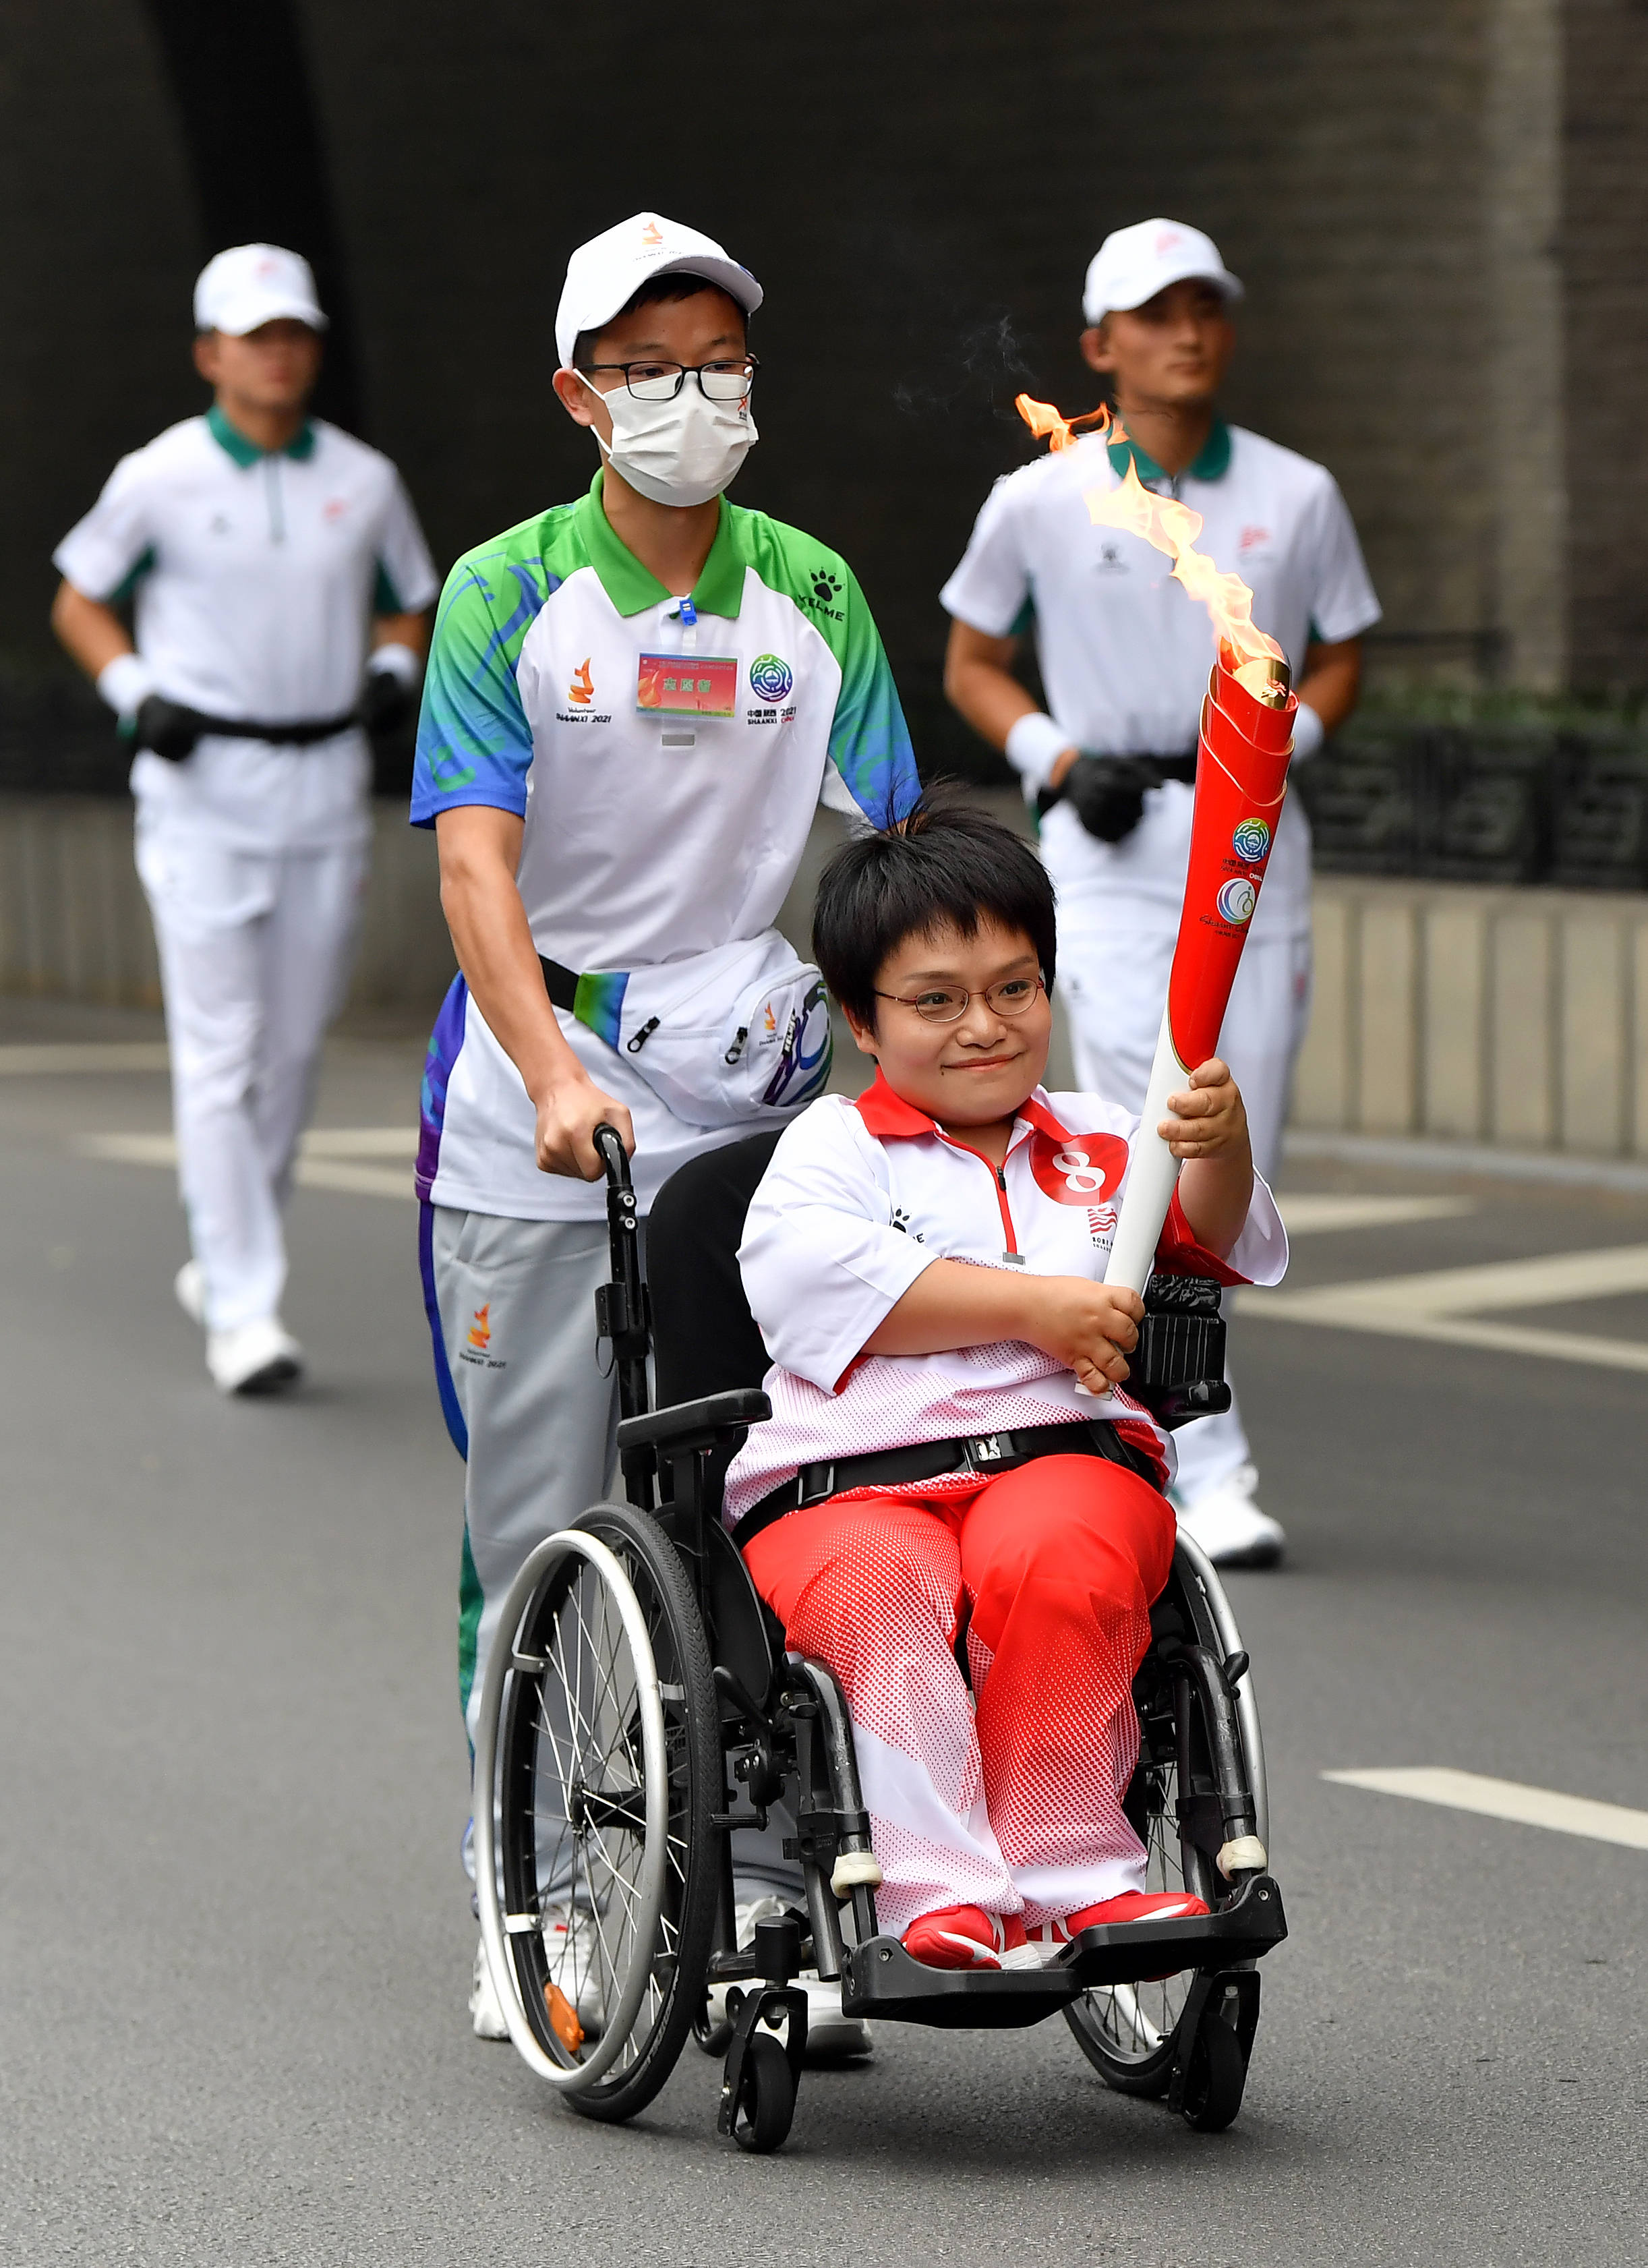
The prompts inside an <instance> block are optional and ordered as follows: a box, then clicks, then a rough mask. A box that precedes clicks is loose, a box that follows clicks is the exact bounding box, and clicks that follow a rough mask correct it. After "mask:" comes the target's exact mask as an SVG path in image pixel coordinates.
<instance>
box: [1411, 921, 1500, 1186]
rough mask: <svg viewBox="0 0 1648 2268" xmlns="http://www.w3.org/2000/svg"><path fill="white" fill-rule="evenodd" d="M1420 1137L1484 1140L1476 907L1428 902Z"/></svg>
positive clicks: (1480, 932)
mask: <svg viewBox="0 0 1648 2268" xmlns="http://www.w3.org/2000/svg"><path fill="white" fill-rule="evenodd" d="M1423 919H1424V974H1423V976H1422V979H1421V984H1420V997H1421V999H1422V1002H1423V1004H1424V1032H1423V1035H1422V1042H1421V1044H1422V1048H1423V1053H1424V1130H1425V1132H1426V1133H1427V1134H1448V1135H1453V1136H1456V1137H1458V1138H1460V1139H1461V1140H1465V1141H1471V1140H1476V1139H1479V1138H1481V1135H1482V1100H1483V1098H1482V1057H1483V1052H1484V1051H1483V1048H1482V1012H1483V1007H1484V1005H1485V1002H1484V980H1485V973H1486V964H1487V957H1488V954H1487V931H1488V924H1487V914H1486V909H1485V908H1484V906H1483V905H1482V902H1481V901H1480V900H1479V899H1478V900H1468V901H1466V902H1464V903H1462V904H1452V903H1447V902H1440V903H1438V902H1434V901H1433V902H1431V904H1430V905H1428V906H1427V907H1426V908H1425V909H1424V917H1423Z"/></svg>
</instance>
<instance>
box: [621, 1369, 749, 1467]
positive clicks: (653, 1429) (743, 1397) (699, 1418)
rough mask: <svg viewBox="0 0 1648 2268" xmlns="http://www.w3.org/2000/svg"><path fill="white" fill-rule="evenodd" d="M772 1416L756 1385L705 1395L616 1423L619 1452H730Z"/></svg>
mask: <svg viewBox="0 0 1648 2268" xmlns="http://www.w3.org/2000/svg"><path fill="white" fill-rule="evenodd" d="M771 1416H772V1403H770V1402H769V1400H768V1399H767V1396H766V1395H764V1394H763V1393H762V1392H761V1388H759V1387H757V1386H740V1387H738V1388H735V1389H734V1390H733V1391H732V1393H730V1394H710V1395H705V1397H704V1399H703V1401H702V1402H678V1403H674V1404H673V1407H672V1408H670V1409H668V1410H648V1411H647V1412H646V1413H645V1415H644V1416H643V1417H640V1418H622V1419H621V1420H620V1421H619V1425H618V1447H619V1448H620V1449H659V1450H662V1451H663V1452H664V1453H665V1454H671V1453H679V1452H685V1451H687V1450H690V1449H732V1448H736V1447H738V1445H739V1440H741V1439H742V1437H743V1436H744V1434H745V1433H747V1432H748V1430H749V1428H750V1427H751V1426H752V1425H760V1423H761V1419H762V1418H770V1417H771Z"/></svg>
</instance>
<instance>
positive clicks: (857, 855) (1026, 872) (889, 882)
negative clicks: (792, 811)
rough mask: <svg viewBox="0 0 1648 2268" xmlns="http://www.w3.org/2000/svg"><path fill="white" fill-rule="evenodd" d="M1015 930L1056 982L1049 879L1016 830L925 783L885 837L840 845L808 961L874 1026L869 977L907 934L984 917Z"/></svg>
mask: <svg viewBox="0 0 1648 2268" xmlns="http://www.w3.org/2000/svg"><path fill="white" fill-rule="evenodd" d="M987 921H988V922H995V923H997V924H999V925H1000V926H1001V927H1002V928H1003V929H1013V930H1022V931H1023V932H1024V934H1025V935H1026V937H1027V938H1028V939H1030V942H1031V944H1032V945H1033V946H1034V947H1035V954H1036V959H1037V961H1039V962H1040V963H1041V976H1042V981H1043V982H1044V983H1046V985H1047V986H1048V990H1049V991H1050V990H1052V985H1053V964H1054V959H1055V951H1056V944H1057V938H1058V925H1057V920H1056V915H1055V911H1054V898H1053V885H1052V883H1051V882H1050V881H1049V880H1048V872H1047V868H1046V867H1045V866H1044V865H1042V864H1041V859H1040V858H1037V856H1036V854H1035V851H1034V849H1033V848H1032V846H1031V845H1030V844H1029V843H1026V840H1025V838H1024V837H1023V836H1022V835H1015V834H1014V832H1013V830H1012V828H1011V827H1004V826H1003V824H1002V822H1001V821H1000V820H999V819H992V818H991V817H990V814H989V812H987V811H981V810H980V809H979V808H978V806H977V805H976V804H970V803H967V802H965V801H964V800H962V799H961V798H960V796H959V795H958V794H957V793H956V792H954V791H953V790H945V789H944V788H942V787H941V788H938V789H932V788H929V789H924V790H923V792H922V794H921V795H920V796H919V797H918V798H917V799H916V804H915V806H914V807H913V808H912V810H911V811H910V813H909V816H908V817H907V818H905V819H902V820H901V821H899V822H898V823H897V825H896V826H894V827H890V828H887V831H886V833H885V834H879V835H859V836H854V838H853V839H852V841H851V842H850V843H842V847H841V849H840V850H839V851H836V852H835V855H834V857H833V858H831V859H830V861H829V863H828V865H827V866H826V867H825V869H824V872H823V873H822V875H821V876H820V880H819V887H818V900H817V903H816V904H815V905H814V907H813V960H814V961H817V963H818V965H819V968H820V973H821V974H822V976H823V978H824V982H825V983H826V984H828V987H829V989H830V990H831V991H832V992H833V993H834V994H835V998H836V999H837V1000H839V1001H840V1003H841V1005H842V1007H843V1008H845V1009H847V1010H848V1011H849V1012H850V1013H851V1014H852V1015H853V1016H854V1017H855V1018H856V1019H857V1021H858V1022H859V1023H861V1024H864V1025H866V1026H869V1027H873V1026H874V1023H875V1010H876V979H877V977H878V976H879V975H880V973H881V970H882V968H884V967H885V966H886V963H887V956H888V955H889V954H893V953H895V952H896V951H897V950H898V948H899V946H901V945H902V944H903V942H904V940H905V939H906V938H907V937H925V936H928V935H930V934H931V932H932V931H934V930H937V929H943V928H946V927H952V928H955V929H958V930H960V932H961V934H962V936H963V937H976V936H977V934H978V930H979V924H980V923H981V922H987Z"/></svg>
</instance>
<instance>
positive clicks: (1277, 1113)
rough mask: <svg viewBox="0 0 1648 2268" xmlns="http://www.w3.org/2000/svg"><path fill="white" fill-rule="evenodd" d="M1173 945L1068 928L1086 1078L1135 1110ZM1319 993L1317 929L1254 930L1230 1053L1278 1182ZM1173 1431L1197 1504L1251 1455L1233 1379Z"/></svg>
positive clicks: (1063, 951)
mask: <svg viewBox="0 0 1648 2268" xmlns="http://www.w3.org/2000/svg"><path fill="white" fill-rule="evenodd" d="M1172 967H1173V938H1172V937H1170V936H1169V937H1163V936H1157V935H1151V934H1149V933H1145V934H1143V935H1139V934H1134V933H1131V932H1113V931H1106V932H1084V931H1082V930H1080V929H1074V930H1071V931H1068V932H1066V931H1064V930H1063V929H1061V931H1060V932H1059V966H1058V980H1059V990H1060V993H1061V994H1062V996H1063V1001H1064V1005H1065V1008H1066V1011H1067V1013H1068V1014H1069V1017H1070V1050H1071V1053H1072V1055H1073V1056H1074V1057H1075V1061H1076V1078H1077V1083H1078V1086H1081V1087H1082V1088H1083V1089H1085V1090H1088V1091H1091V1092H1092V1093H1093V1094H1102V1095H1104V1096H1105V1097H1106V1098H1107V1100H1108V1101H1115V1102H1119V1103H1121V1104H1122V1106H1123V1108H1126V1109H1129V1110H1142V1109H1143V1108H1144V1090H1145V1087H1146V1086H1147V1085H1148V1083H1149V1080H1150V1071H1151V1063H1152V1062H1153V1061H1154V1059H1155V1055H1156V1036H1157V1034H1158V1033H1159V1030H1160V1029H1161V1013H1162V1003H1163V1002H1164V1001H1165V1000H1166V998H1167V977H1168V972H1169V971H1170V969H1171V968H1172ZM1310 991H1311V946H1310V939H1309V938H1308V937H1299V938H1289V937H1258V938H1251V939H1249V940H1248V942H1247V948H1246V950H1245V951H1244V953H1243V954H1242V957H1241V964H1240V967H1239V968H1238V969H1237V971H1236V982H1235V983H1234V985H1233V986H1232V988H1231V998H1230V1006H1229V1007H1228V1008H1227V1009H1226V1011H1225V1023H1224V1027H1223V1029H1222V1030H1221V1032H1220V1034H1219V1053H1220V1055H1221V1056H1222V1057H1224V1059H1225V1062H1226V1063H1227V1064H1229V1065H1230V1068H1231V1072H1232V1077H1233V1078H1234V1079H1235V1081H1236V1084H1237V1086H1239V1087H1240V1089H1241V1092H1242V1100H1243V1101H1244V1102H1245V1103H1246V1105H1247V1123H1248V1128H1249V1130H1250V1133H1251V1136H1252V1140H1253V1152H1254V1165H1255V1166H1256V1167H1258V1169H1259V1171H1260V1172H1261V1173H1262V1175H1264V1177H1265V1179H1266V1180H1267V1181H1272V1180H1274V1178H1275V1175H1276V1166H1277V1164H1278V1162H1279V1160H1280V1159H1281V1155H1282V1130H1283V1128H1284V1125H1285V1123H1286V1122H1287V1106H1288V1089H1289V1087H1290V1086H1291V1082H1292V1078H1293V1064H1294V1061H1295V1059H1296V1057H1298V1055H1299V1048H1300V1045H1301V1043H1302V1042H1303V1041H1304V1037H1305V1033H1306V1027H1307V1026H1308V1024H1309V1022H1310ZM1173 1440H1174V1444H1175V1446H1176V1447H1177V1449H1178V1452H1179V1476H1178V1479H1177V1481H1176V1482H1175V1483H1174V1485H1173V1496H1174V1499H1176V1501H1177V1502H1179V1503H1180V1504H1181V1505H1186V1506H1188V1505H1193V1504H1194V1503H1195V1502H1196V1499H1197V1497H1199V1496H1203V1495H1205V1494H1206V1493H1207V1491H1209V1490H1210V1489H1212V1488H1216V1487H1217V1486H1218V1484H1219V1483H1220V1482H1221V1481H1223V1480H1225V1479H1226V1478H1228V1476H1230V1475H1231V1474H1232V1473H1233V1472H1234V1471H1236V1470H1237V1469H1238V1468H1239V1467H1240V1466H1242V1465H1245V1464H1247V1463H1249V1462H1251V1455H1250V1452H1249V1450H1248V1447H1247V1432H1246V1431H1245V1429H1244V1427H1243V1425H1242V1421H1241V1410H1240V1407H1239V1405H1238V1403H1237V1402H1236V1400H1235V1395H1234V1390H1233V1382H1232V1399H1231V1406H1230V1408H1229V1410H1226V1411H1225V1414H1224V1416H1223V1417H1219V1418H1196V1419H1195V1420H1194V1421H1193V1422H1192V1423H1191V1424H1190V1425H1181V1427H1180V1429H1179V1431H1178V1432H1177V1433H1175V1434H1174V1436H1173Z"/></svg>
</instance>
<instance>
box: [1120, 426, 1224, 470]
mask: <svg viewBox="0 0 1648 2268" xmlns="http://www.w3.org/2000/svg"><path fill="white" fill-rule="evenodd" d="M1106 446H1107V449H1108V451H1109V453H1110V462H1111V464H1112V465H1113V466H1114V467H1115V471H1116V474H1117V475H1118V477H1120V478H1122V479H1125V478H1126V476H1127V468H1128V464H1129V460H1131V461H1132V463H1133V464H1134V465H1135V466H1136V467H1137V470H1138V476H1139V478H1140V480H1142V481H1145V482H1150V481H1165V480H1166V478H1167V475H1166V473H1165V472H1163V470H1162V468H1161V467H1160V466H1159V464H1158V463H1157V462H1156V460H1155V459H1154V458H1153V457H1147V456H1146V455H1145V453H1144V450H1143V449H1141V448H1140V446H1139V445H1138V443H1137V441H1133V440H1126V441H1110V442H1107V444H1106ZM1230 460H1231V433H1230V427H1229V426H1228V425H1227V424H1226V423H1225V420H1224V419H1223V418H1222V417H1220V416H1215V417H1214V420H1213V423H1212V424H1211V425H1210V428H1209V429H1208V437H1207V439H1206V440H1205V441H1203V444H1202V447H1201V452H1200V453H1199V454H1198V455H1197V456H1196V458H1195V459H1194V460H1192V461H1191V462H1190V463H1189V464H1188V465H1187V466H1186V467H1185V469H1184V475H1183V477H1184V478H1185V479H1186V480H1191V481H1222V480H1223V479H1224V477H1225V474H1226V473H1227V472H1229V470H1230Z"/></svg>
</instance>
